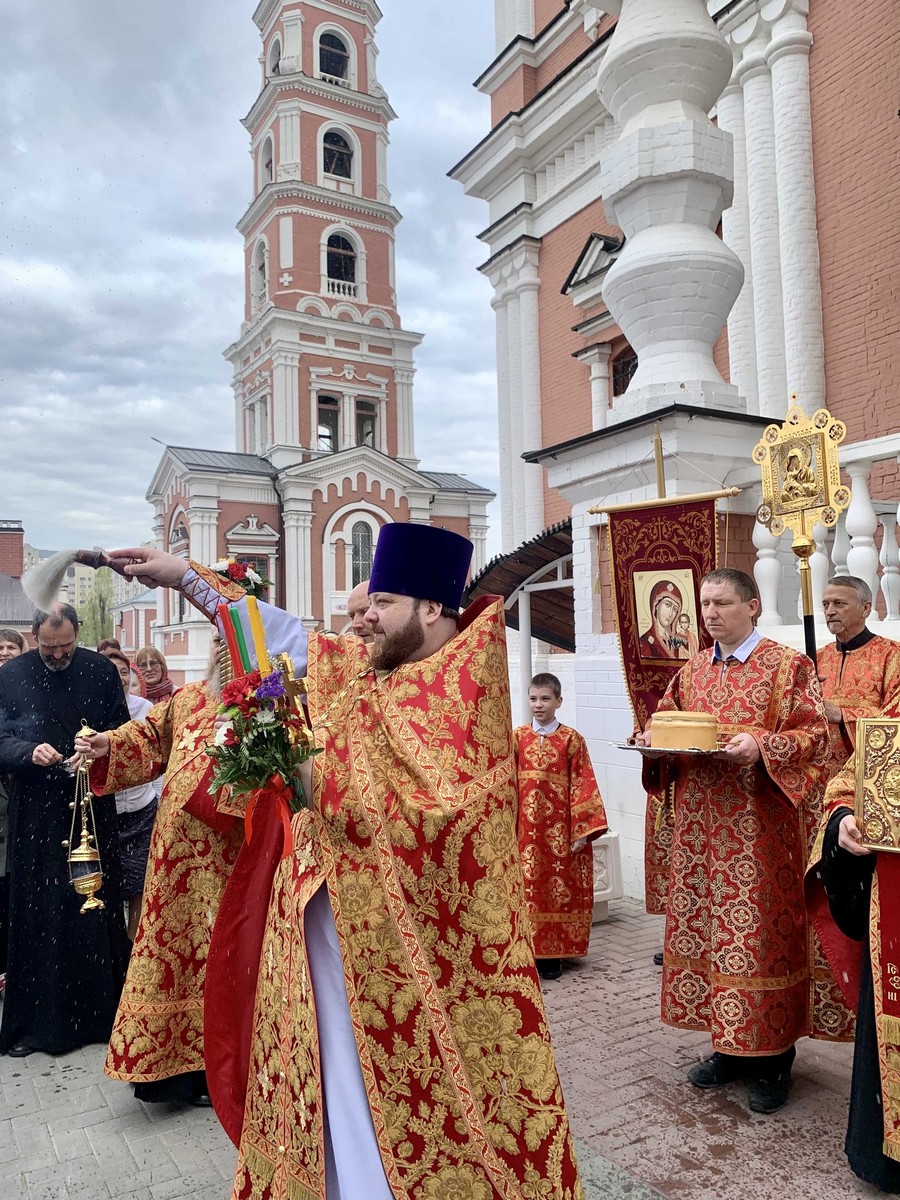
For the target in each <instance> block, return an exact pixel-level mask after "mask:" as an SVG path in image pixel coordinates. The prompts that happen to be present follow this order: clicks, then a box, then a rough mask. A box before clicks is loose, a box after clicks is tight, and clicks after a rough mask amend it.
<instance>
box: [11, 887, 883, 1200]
mask: <svg viewBox="0 0 900 1200" xmlns="http://www.w3.org/2000/svg"><path fill="white" fill-rule="evenodd" d="M592 941H593V944H592V950H591V955H590V957H589V958H588V960H587V961H586V963H584V964H583V965H581V966H579V967H573V968H571V969H569V970H567V971H566V973H565V974H564V976H563V978H562V979H561V980H560V981H559V982H554V983H548V984H547V985H546V988H545V991H546V996H547V1003H548V1008H549V1012H550V1020H551V1024H552V1027H553V1033H554V1041H555V1044H556V1051H557V1058H558V1060H559V1066H560V1072H561V1074H562V1077H563V1083H564V1086H565V1089H566V1095H567V1098H568V1103H569V1109H570V1113H571V1116H572V1122H573V1125H574V1129H575V1134H576V1138H577V1139H578V1148H579V1161H580V1163H581V1168H582V1174H583V1176H584V1180H585V1187H586V1191H587V1196H588V1200H659V1197H660V1196H663V1197H667V1198H670V1200H713V1198H715V1200H776V1198H777V1200H784V1197H787V1196H789V1197H791V1200H850V1198H853V1197H875V1196H880V1195H883V1193H880V1192H877V1191H875V1190H874V1189H872V1188H868V1187H866V1186H865V1185H863V1184H860V1183H858V1182H857V1181H856V1180H855V1179H854V1177H853V1176H852V1175H851V1174H850V1172H849V1170H848V1168H847V1165H846V1161H845V1159H844V1156H843V1153H842V1151H841V1146H842V1142H843V1134H844V1124H845V1121H846V1116H847V1105H846V1097H847V1094H848V1087H849V1078H850V1050H849V1047H844V1046H831V1045H826V1044H822V1043H814V1042H805V1043H803V1044H801V1046H800V1047H799V1053H798V1057H797V1063H796V1066H795V1068H794V1076H795V1080H796V1082H795V1085H794V1091H793V1093H792V1097H791V1102H790V1104H789V1105H788V1107H787V1108H786V1109H784V1110H783V1111H782V1112H781V1113H778V1114H776V1115H775V1116H772V1117H759V1116H752V1115H751V1114H750V1113H749V1112H748V1110H747V1108H746V1105H745V1100H744V1095H743V1089H742V1088H741V1087H740V1086H739V1085H735V1086H734V1087H729V1088H726V1089H724V1090H723V1091H721V1092H703V1093H701V1092H697V1091H695V1090H694V1089H693V1088H691V1087H690V1085H688V1084H687V1083H686V1082H685V1080H684V1070H685V1067H686V1066H687V1065H689V1064H690V1063H691V1062H692V1061H693V1060H695V1059H696V1058H699V1057H701V1056H702V1054H703V1053H704V1051H705V1049H706V1041H705V1038H704V1037H703V1036H702V1035H697V1034H684V1033H681V1032H679V1031H677V1030H672V1029H666V1028H664V1027H663V1026H662V1025H661V1024H660V1022H659V1020H658V1018H657V1006H658V988H659V975H660V972H659V970H658V969H657V968H655V967H654V966H653V965H652V961H651V958H652V954H653V951H654V950H656V949H658V947H659V944H660V941H661V922H660V920H659V918H655V917H648V916H646V914H645V913H644V912H643V910H642V909H641V908H640V906H639V905H638V904H636V903H634V902H632V901H624V902H620V903H617V904H614V905H613V906H612V911H611V913H610V919H609V922H608V923H607V924H606V925H601V926H597V927H596V928H595V930H594V935H593V939H592ZM103 1054H104V1052H103V1049H102V1048H101V1047H99V1046H92V1047H89V1048H88V1049H86V1050H84V1051H78V1052H76V1053H74V1054H69V1055H66V1056H65V1057H63V1058H49V1057H47V1056H46V1055H43V1054H34V1055H32V1056H31V1057H29V1058H27V1059H12V1058H0V1200H182V1198H185V1200H186V1198H187V1197H191V1198H192V1200H228V1196H229V1192H230V1186H229V1185H230V1180H231V1176H232V1173H233V1170H234V1158H235V1155H234V1149H233V1147H232V1146H231V1145H230V1143H229V1142H228V1140H227V1138H226V1137H225V1135H224V1134H223V1133H222V1131H221V1130H220V1129H219V1127H218V1125H217V1123H216V1120H215V1117H214V1116H213V1115H212V1113H211V1112H209V1111H208V1110H202V1109H194V1108H190V1109H176V1108H172V1107H169V1106H165V1105H162V1106H160V1105H147V1106H145V1105H142V1104H140V1103H139V1102H138V1101H136V1100H135V1099H134V1098H133V1097H132V1095H131V1089H130V1088H128V1087H127V1086H126V1085H125V1084H122V1083H118V1082H115V1081H113V1080H110V1079H105V1078H104V1077H103V1075H102V1073H101V1066H102V1062H103ZM548 1200H552V1198H548Z"/></svg>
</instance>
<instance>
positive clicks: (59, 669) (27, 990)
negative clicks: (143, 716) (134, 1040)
mask: <svg viewBox="0 0 900 1200" xmlns="http://www.w3.org/2000/svg"><path fill="white" fill-rule="evenodd" d="M32 628H33V632H34V636H35V639H36V641H37V649H36V650H32V651H30V652H29V653H27V654H23V655H20V657H19V658H15V659H12V660H11V661H10V662H8V663H7V664H6V665H5V666H4V668H3V671H2V672H0V771H2V772H3V773H4V774H6V775H8V777H9V781H10V805H9V856H8V872H9V897H10V906H9V956H8V964H7V982H6V995H5V998H4V1004H3V1023H2V1026H0V1053H3V1054H10V1055H12V1056H13V1057H17V1058H21V1057H24V1056H25V1055H26V1054H30V1053H31V1052H32V1051H35V1050H41V1051H44V1052H45V1053H48V1054H65V1053H67V1052H68V1051H70V1050H74V1049H76V1048H77V1047H79V1046H85V1045H88V1044H90V1043H92V1042H105V1041H106V1040H107V1038H108V1037H109V1032H110V1029H111V1028H112V1023H113V1017H114V1015H115V1011H116V1004H117V1003H118V1000H119V993H120V991H121V989H122V981H123V979H124V978H125V967H126V965H127V963H128V951H129V942H128V936H127V934H126V931H125V919H124V913H123V906H122V900H121V894H120V886H119V842H118V829H117V824H116V809H115V803H114V802H113V801H112V800H110V801H109V802H108V803H106V802H105V803H98V804H96V805H95V806H94V821H95V828H96V837H97V847H98V849H99V851H100V858H101V864H102V869H103V886H102V888H101V891H100V899H101V900H103V902H104V904H105V908H103V909H102V910H98V911H93V912H90V913H86V914H84V915H82V914H81V913H80V911H79V910H80V908H81V905H82V902H83V898H82V897H80V896H78V895H77V894H76V892H75V890H74V888H73V887H72V885H71V883H70V881H69V870H68V864H67V861H66V850H65V848H64V845H63V843H64V841H65V840H66V839H68V838H69V836H70V824H71V820H72V813H71V811H70V808H69V806H70V804H71V803H72V802H73V801H74V799H75V780H74V778H73V775H72V773H71V771H70V770H67V769H66V767H67V765H71V763H72V759H73V757H74V742H75V736H76V733H77V731H78V729H79V727H80V725H81V723H82V721H86V722H87V724H88V725H90V726H92V727H93V728H94V729H98V730H107V729H115V728H116V726H118V725H121V724H123V723H124V722H125V721H127V720H128V708H127V706H126V704H125V695H124V693H123V691H122V684H121V682H120V680H119V673H118V671H117V670H116V668H115V666H114V665H113V664H112V663H111V662H110V661H109V660H108V659H106V658H103V657H102V656H101V655H99V654H95V653H94V652H93V651H92V650H85V649H84V648H83V647H81V646H78V645H77V642H78V614H77V613H76V612H75V609H74V608H72V607H70V606H69V605H67V604H58V605H55V606H54V608H53V609H52V610H51V611H50V612H49V613H46V612H38V613H35V617H34V623H33V626H32Z"/></svg>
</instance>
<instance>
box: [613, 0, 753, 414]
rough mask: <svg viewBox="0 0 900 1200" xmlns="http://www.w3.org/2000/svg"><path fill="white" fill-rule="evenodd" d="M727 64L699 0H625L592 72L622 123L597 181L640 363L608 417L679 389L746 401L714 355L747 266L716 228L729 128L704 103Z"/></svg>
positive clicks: (726, 189)
mask: <svg viewBox="0 0 900 1200" xmlns="http://www.w3.org/2000/svg"><path fill="white" fill-rule="evenodd" d="M731 71H732V55H731V51H730V50H729V48H728V46H727V44H726V43H725V40H724V38H723V37H722V35H721V33H720V32H719V30H718V29H717V27H716V25H715V23H714V22H713V20H712V18H711V17H710V16H709V13H708V12H707V8H706V3H705V0H665V2H661V0H622V10H621V16H620V18H619V21H618V23H617V25H616V29H615V32H614V33H613V36H612V38H611V39H610V42H609V46H608V48H607V51H606V55H605V57H604V59H603V62H602V63H601V66H600V69H599V72H598V75H597V89H598V91H599V93H600V98H601V100H602V101H603V103H604V105H605V106H606V108H607V109H608V110H609V112H611V113H612V115H613V117H614V118H615V120H616V122H617V123H618V124H619V126H620V127H621V128H622V134H621V137H620V138H619V140H618V141H617V142H615V143H614V144H613V145H612V146H611V147H610V149H609V150H608V152H607V153H606V154H605V155H604V157H603V165H602V170H601V177H600V188H601V192H602V194H603V203H604V206H605V208H606V212H607V215H608V217H609V219H610V220H611V221H614V222H616V223H617V224H619V225H620V226H621V227H622V229H623V230H624V232H625V235H626V242H625V247H624V249H623V250H622V253H621V254H620V255H619V257H618V258H617V260H616V262H615V263H614V264H613V266H612V267H611V268H610V270H609V273H608V274H607V276H606V280H605V283H604V287H603V297H604V299H605V300H606V302H607V304H608V305H609V309H610V311H611V313H612V315H613V316H614V317H615V319H616V320H617V321H618V323H619V325H620V326H621V328H622V331H623V332H624V333H625V335H626V337H627V338H628V340H629V341H630V342H631V345H632V346H633V347H634V349H635V350H636V352H637V355H638V369H637V371H636V372H635V375H634V378H633V379H632V381H631V385H630V387H629V389H628V391H627V392H626V395H625V398H624V399H623V400H621V401H617V403H616V407H615V409H614V410H613V412H612V414H611V417H612V418H613V419H616V420H618V419H622V418H624V417H630V416H633V415H635V414H636V413H638V412H642V411H645V410H646V407H647V405H648V404H651V403H658V402H660V401H663V402H666V401H669V402H671V401H673V400H675V399H676V398H677V399H679V400H682V401H686V402H688V403H693V404H697V405H699V406H703V407H711V408H716V409H718V410H723V409H724V410H730V411H741V410H743V408H744V402H743V400H742V399H741V398H740V396H739V395H738V390H737V388H736V387H735V386H734V385H733V384H726V383H724V382H723V380H722V376H721V375H720V374H719V371H718V369H717V368H716V365H715V363H714V362H713V357H712V349H713V345H714V344H715V341H716V338H717V337H718V335H719V333H720V332H721V330H722V327H723V325H724V324H725V320H726V318H727V317H728V314H729V312H730V311H731V308H732V306H733V304H734V302H735V300H736V299H737V296H738V293H739V292H740V288H741V284H742V283H743V278H744V269H743V267H742V265H741V262H740V260H739V258H738V257H737V255H736V254H735V253H734V251H733V250H732V249H731V248H730V247H729V246H726V245H725V244H724V242H722V241H721V240H720V239H719V238H718V237H717V236H716V232H715V231H716V228H717V226H718V224H719V220H720V218H721V216H722V212H723V210H724V209H725V207H726V206H727V205H729V204H730V203H731V200H732V181H733V170H734V167H733V158H732V140H731V135H730V134H729V133H728V132H726V131H725V130H724V129H717V128H716V127H715V126H714V125H713V124H712V122H711V121H710V119H709V115H708V114H709V112H710V110H711V109H712V107H713V105H714V104H715V103H716V101H717V99H718V98H719V96H720V95H721V93H722V90H723V88H724V87H725V85H726V84H727V82H728V80H729V78H730V76H731Z"/></svg>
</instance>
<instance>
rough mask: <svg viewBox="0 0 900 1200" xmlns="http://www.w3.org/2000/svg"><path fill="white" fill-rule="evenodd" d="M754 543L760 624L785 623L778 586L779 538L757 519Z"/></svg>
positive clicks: (779, 576) (779, 581) (754, 527)
mask: <svg viewBox="0 0 900 1200" xmlns="http://www.w3.org/2000/svg"><path fill="white" fill-rule="evenodd" d="M753 545H754V546H755V547H756V566H755V567H754V568H753V575H754V577H755V579H756V586H757V587H758V588H759V599H760V611H759V620H758V622H757V623H758V624H759V625H781V624H783V622H782V619H781V614H780V613H779V611H778V587H779V584H780V583H781V563H780V562H779V561H778V538H777V537H775V535H774V534H772V533H770V532H769V530H768V529H767V528H766V526H765V525H760V523H759V521H757V522H756V523H755V524H754V526H753Z"/></svg>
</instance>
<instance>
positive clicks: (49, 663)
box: [38, 649, 75, 671]
mask: <svg viewBox="0 0 900 1200" xmlns="http://www.w3.org/2000/svg"><path fill="white" fill-rule="evenodd" d="M38 654H40V656H41V662H42V663H43V664H44V666H45V667H46V668H47V670H48V671H65V670H66V668H67V667H69V666H71V664H72V658H73V656H74V654H75V651H74V650H73V651H72V653H71V654H66V655H65V656H64V657H63V658H47V657H46V656H45V654H44V652H43V650H41V649H38Z"/></svg>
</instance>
